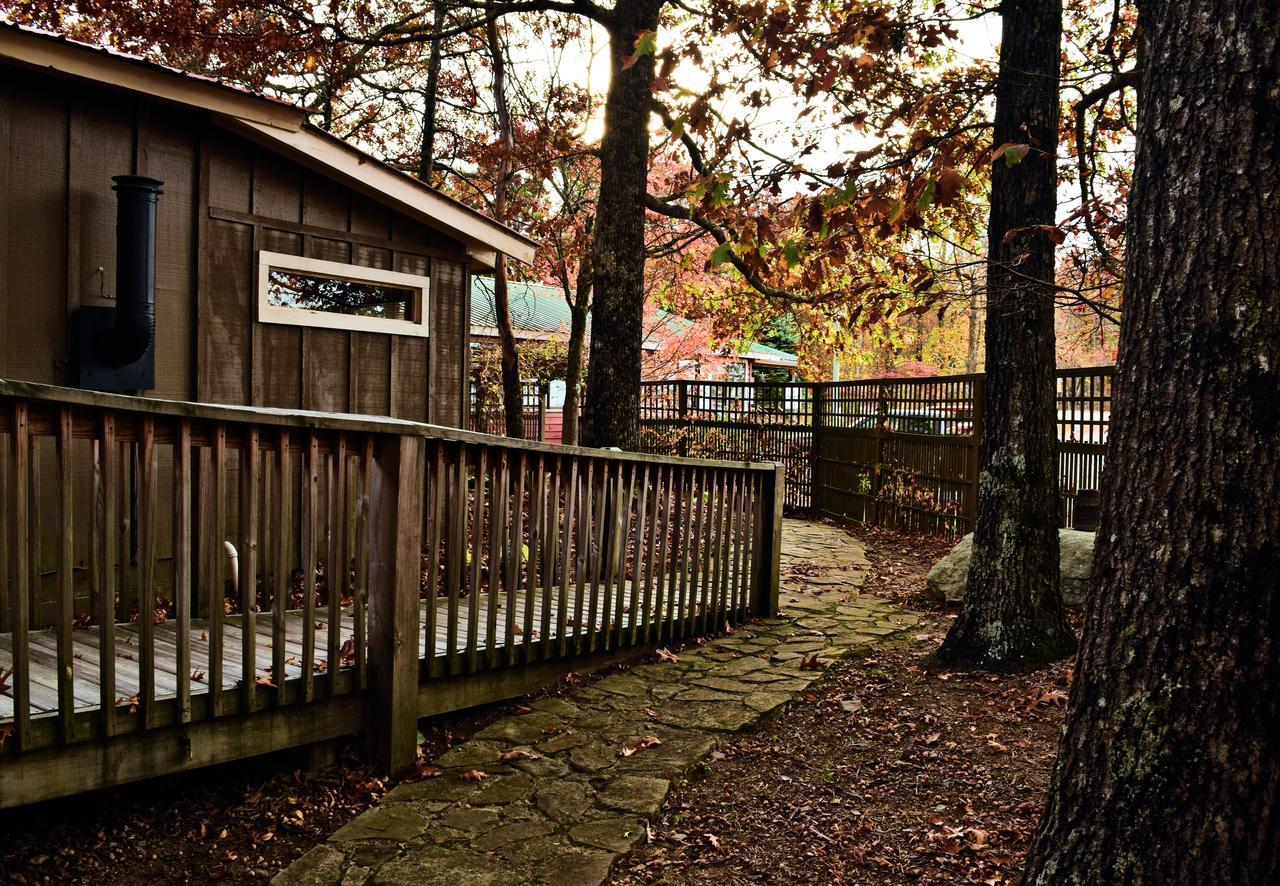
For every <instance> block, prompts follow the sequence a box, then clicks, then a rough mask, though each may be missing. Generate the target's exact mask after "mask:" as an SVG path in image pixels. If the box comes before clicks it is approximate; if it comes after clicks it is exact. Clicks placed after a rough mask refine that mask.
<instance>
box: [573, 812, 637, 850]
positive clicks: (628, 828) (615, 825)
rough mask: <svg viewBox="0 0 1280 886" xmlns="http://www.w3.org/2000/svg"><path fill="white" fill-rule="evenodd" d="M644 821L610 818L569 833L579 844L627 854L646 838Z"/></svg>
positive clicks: (589, 823)
mask: <svg viewBox="0 0 1280 886" xmlns="http://www.w3.org/2000/svg"><path fill="white" fill-rule="evenodd" d="M644 833H645V830H644V821H643V820H642V819H639V818H629V817H623V818H619V817H616V816H612V815H611V816H608V817H606V818H601V819H597V820H596V821H591V822H587V823H586V824H580V825H578V826H577V827H575V828H572V829H571V830H570V831H569V836H570V837H572V838H573V839H574V840H576V841H577V842H579V843H583V844H585V845H587V846H593V847H595V848H596V849H607V850H608V851H610V852H627V851H629V850H630V849H631V847H632V846H634V845H635V844H636V843H638V842H639V841H640V838H641V837H643V836H644Z"/></svg>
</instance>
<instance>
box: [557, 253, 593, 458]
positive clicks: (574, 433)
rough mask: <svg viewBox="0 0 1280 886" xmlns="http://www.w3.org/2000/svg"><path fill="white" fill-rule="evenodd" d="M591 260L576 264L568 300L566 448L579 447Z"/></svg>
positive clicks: (564, 436) (565, 390) (564, 434)
mask: <svg viewBox="0 0 1280 886" xmlns="http://www.w3.org/2000/svg"><path fill="white" fill-rule="evenodd" d="M591 285H592V284H591V261H590V257H589V256H587V257H584V258H583V259H582V261H581V262H579V264H578V285H577V286H576V287H575V288H574V291H573V297H572V298H571V299H570V300H569V346H568V354H567V355H566V360H565V362H566V363H567V364H568V367H567V369H566V371H565V382H564V425H563V428H562V430H561V435H562V436H561V441H562V442H563V443H564V444H565V445H566V446H577V445H578V410H579V406H580V404H581V401H582V352H583V349H584V346H585V344H586V341H587V309H588V306H589V305H590V304H591Z"/></svg>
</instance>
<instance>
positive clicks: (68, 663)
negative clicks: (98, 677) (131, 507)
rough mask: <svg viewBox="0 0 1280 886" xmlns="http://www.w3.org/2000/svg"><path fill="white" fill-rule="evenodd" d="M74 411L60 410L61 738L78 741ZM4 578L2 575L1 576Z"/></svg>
mask: <svg viewBox="0 0 1280 886" xmlns="http://www.w3.org/2000/svg"><path fill="white" fill-rule="evenodd" d="M71 422H72V415H71V410H70V409H67V408H66V407H65V406H64V407H63V408H61V409H59V410H58V446H57V459H58V528H59V530H60V531H59V533H58V622H57V632H58V638H57V639H58V738H59V740H61V741H62V742H63V743H64V744H68V743H70V742H72V741H74V740H75V714H76V710H75V707H76V697H75V659H74V658H73V655H74V649H73V648H72V628H73V624H72V622H73V621H74V619H75V586H74V575H73V573H72V569H73V567H74V566H75V502H74V499H73V495H72V489H73V486H72V484H73V483H74V482H75V475H74V473H73V468H74V461H73V459H74V455H75V453H74V450H73V440H72V425H71ZM0 575H2V573H0Z"/></svg>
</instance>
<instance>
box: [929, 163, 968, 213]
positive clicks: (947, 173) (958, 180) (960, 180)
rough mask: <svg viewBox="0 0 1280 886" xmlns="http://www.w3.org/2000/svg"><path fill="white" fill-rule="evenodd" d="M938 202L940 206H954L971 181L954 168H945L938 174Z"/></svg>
mask: <svg viewBox="0 0 1280 886" xmlns="http://www.w3.org/2000/svg"><path fill="white" fill-rule="evenodd" d="M937 182H938V187H937V192H936V198H935V199H936V201H937V203H938V205H939V206H953V205H955V203H956V200H957V198H959V196H960V192H961V191H963V190H964V188H965V185H967V184H968V183H969V180H968V179H967V178H965V175H964V173H963V172H961V171H960V170H958V169H956V168H955V167H954V166H944V167H942V170H941V171H940V172H939V173H938V178H937Z"/></svg>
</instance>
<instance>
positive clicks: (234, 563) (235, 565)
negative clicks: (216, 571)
mask: <svg viewBox="0 0 1280 886" xmlns="http://www.w3.org/2000/svg"><path fill="white" fill-rule="evenodd" d="M222 549H223V550H224V551H225V552H226V554H227V570H228V572H230V573H231V593H232V595H233V596H234V597H235V598H236V599H237V600H239V599H240V554H239V553H238V552H237V551H236V546H235V545H233V544H232V543H231V542H229V541H224V542H223V543H222Z"/></svg>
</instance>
